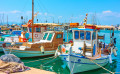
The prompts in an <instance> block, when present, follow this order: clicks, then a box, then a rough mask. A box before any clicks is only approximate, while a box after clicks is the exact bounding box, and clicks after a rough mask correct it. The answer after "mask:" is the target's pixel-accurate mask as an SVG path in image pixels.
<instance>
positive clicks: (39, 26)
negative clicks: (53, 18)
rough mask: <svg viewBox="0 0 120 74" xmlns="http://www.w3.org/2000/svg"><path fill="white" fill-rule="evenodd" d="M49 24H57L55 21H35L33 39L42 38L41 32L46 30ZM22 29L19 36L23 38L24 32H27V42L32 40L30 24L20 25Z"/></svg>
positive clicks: (53, 25)
mask: <svg viewBox="0 0 120 74" xmlns="http://www.w3.org/2000/svg"><path fill="white" fill-rule="evenodd" d="M50 26H52V27H55V26H59V25H58V24H55V23H35V24H34V30H33V36H34V41H39V40H40V39H41V38H42V35H43V32H45V31H47V28H48V27H50ZM22 29H23V33H22V35H21V38H25V34H26V33H29V42H32V25H29V24H27V25H22Z"/></svg>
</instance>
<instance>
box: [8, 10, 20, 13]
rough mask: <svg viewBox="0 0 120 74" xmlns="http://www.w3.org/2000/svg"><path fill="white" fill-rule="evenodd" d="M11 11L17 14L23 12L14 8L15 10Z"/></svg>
mask: <svg viewBox="0 0 120 74" xmlns="http://www.w3.org/2000/svg"><path fill="white" fill-rule="evenodd" d="M9 13H13V14H15V13H21V11H18V10H13V11H10V12H9Z"/></svg>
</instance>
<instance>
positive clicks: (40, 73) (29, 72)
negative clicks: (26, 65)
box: [0, 68, 57, 74]
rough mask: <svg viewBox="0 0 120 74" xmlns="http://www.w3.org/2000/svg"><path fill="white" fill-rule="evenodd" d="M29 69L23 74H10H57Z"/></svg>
mask: <svg viewBox="0 0 120 74" xmlns="http://www.w3.org/2000/svg"><path fill="white" fill-rule="evenodd" d="M30 69H31V70H27V71H24V72H17V73H11V74H57V73H55V72H50V71H45V70H41V69H36V68H30ZM0 74H6V73H3V72H0Z"/></svg>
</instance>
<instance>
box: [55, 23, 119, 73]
mask: <svg viewBox="0 0 120 74" xmlns="http://www.w3.org/2000/svg"><path fill="white" fill-rule="evenodd" d="M71 30H72V33H73V43H72V44H71V43H69V44H68V43H67V44H62V45H60V46H58V49H57V50H56V53H55V55H56V56H59V57H60V58H61V60H62V61H63V62H64V63H65V65H66V66H67V67H68V68H69V69H70V72H71V74H73V73H79V72H84V71H89V70H94V69H98V68H101V67H100V66H105V65H106V64H107V63H112V57H111V55H112V53H114V55H115V56H117V53H116V50H117V48H116V47H115V44H116V38H114V28H113V27H110V31H111V30H112V34H111V33H110V43H109V44H106V43H105V35H103V36H99V35H98V31H99V30H100V28H99V27H98V28H97V26H95V25H87V24H86V25H85V28H72V29H71ZM98 65H100V66H98Z"/></svg>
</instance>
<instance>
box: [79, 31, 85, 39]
mask: <svg viewBox="0 0 120 74" xmlns="http://www.w3.org/2000/svg"><path fill="white" fill-rule="evenodd" d="M80 39H82V40H84V31H80Z"/></svg>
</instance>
